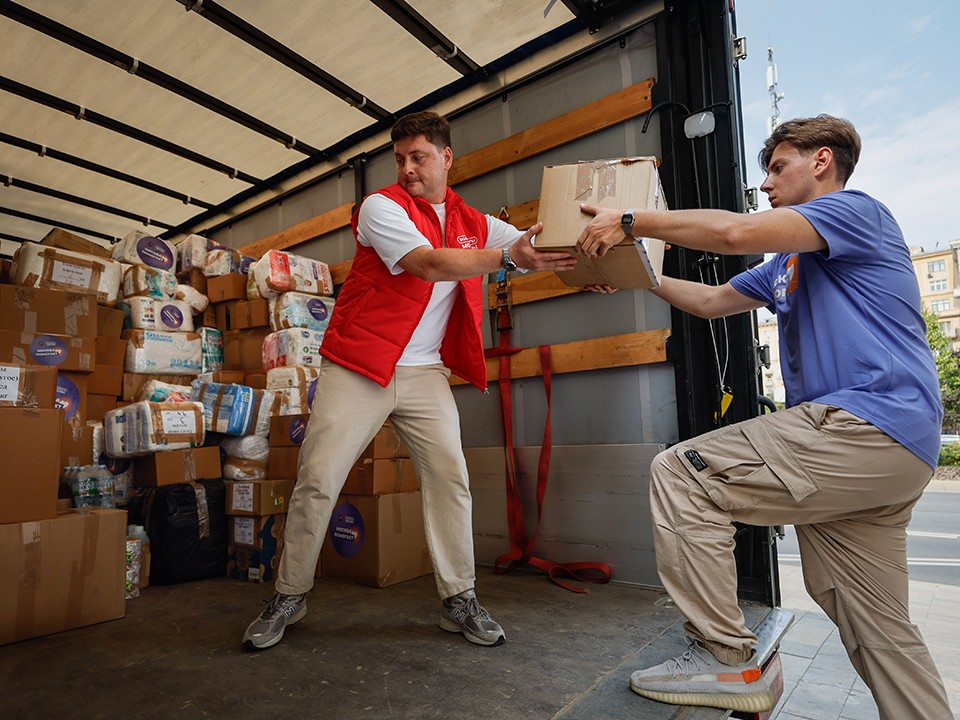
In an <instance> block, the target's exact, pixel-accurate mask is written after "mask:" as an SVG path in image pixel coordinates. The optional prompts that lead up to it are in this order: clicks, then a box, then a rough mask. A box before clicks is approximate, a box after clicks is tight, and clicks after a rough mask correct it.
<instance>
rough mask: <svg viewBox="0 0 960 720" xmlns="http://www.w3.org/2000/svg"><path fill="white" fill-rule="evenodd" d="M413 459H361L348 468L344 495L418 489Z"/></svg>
mask: <svg viewBox="0 0 960 720" xmlns="http://www.w3.org/2000/svg"><path fill="white" fill-rule="evenodd" d="M418 487H419V486H418V485H417V475H416V473H415V472H414V470H413V461H411V460H408V459H405V458H395V459H393V460H374V459H370V458H367V459H361V460H359V461H358V462H357V464H356V465H354V466H353V468H352V469H351V470H350V474H349V475H347V481H346V483H344V486H343V493H344V494H346V495H386V494H387V493H399V492H414V491H415V490H417V489H418Z"/></svg>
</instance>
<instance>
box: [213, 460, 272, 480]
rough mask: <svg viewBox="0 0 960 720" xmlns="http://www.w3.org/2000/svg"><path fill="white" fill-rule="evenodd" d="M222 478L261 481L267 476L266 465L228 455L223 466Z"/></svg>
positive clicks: (261, 461)
mask: <svg viewBox="0 0 960 720" xmlns="http://www.w3.org/2000/svg"><path fill="white" fill-rule="evenodd" d="M223 476H224V477H225V478H227V479H228V480H263V479H264V478H266V476H267V463H266V462H264V461H263V460H249V459H247V458H239V457H231V456H229V455H228V456H227V459H226V462H224V464H223Z"/></svg>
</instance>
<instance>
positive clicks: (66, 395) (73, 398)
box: [54, 375, 80, 420]
mask: <svg viewBox="0 0 960 720" xmlns="http://www.w3.org/2000/svg"><path fill="white" fill-rule="evenodd" d="M54 405H56V407H58V408H60V409H62V410H63V419H64V420H70V419H72V418H73V416H74V415H76V414H77V410H79V409H80V389H79V388H78V387H77V385H76V383H75V382H73V380H71V379H70V378H68V377H67V376H66V375H57V399H56V402H55V403H54Z"/></svg>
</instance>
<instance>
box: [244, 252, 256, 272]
mask: <svg viewBox="0 0 960 720" xmlns="http://www.w3.org/2000/svg"><path fill="white" fill-rule="evenodd" d="M254 262H256V258H252V257H250V256H249V255H241V256H240V272H241V273H243V274H244V275H246V274H247V273H248V272H249V270H250V266H251V265H253V263H254Z"/></svg>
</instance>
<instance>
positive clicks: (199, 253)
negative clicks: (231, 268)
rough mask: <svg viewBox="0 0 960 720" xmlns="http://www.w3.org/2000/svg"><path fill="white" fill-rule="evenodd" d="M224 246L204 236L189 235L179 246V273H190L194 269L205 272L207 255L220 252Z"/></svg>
mask: <svg viewBox="0 0 960 720" xmlns="http://www.w3.org/2000/svg"><path fill="white" fill-rule="evenodd" d="M221 248H223V245H221V244H220V243H218V242H217V241H216V240H210V239H209V238H205V237H203V236H202V235H188V236H187V237H186V238H184V239H183V240H182V241H181V242H180V244H178V245H177V261H178V262H177V272H178V273H179V272H190V271H191V270H193V269H194V268H197V270H201V271H202V270H203V265H204V263H205V262H206V260H207V253H209V252H210V251H211V250H219V249H221Z"/></svg>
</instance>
